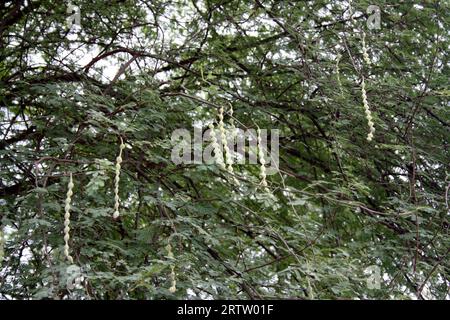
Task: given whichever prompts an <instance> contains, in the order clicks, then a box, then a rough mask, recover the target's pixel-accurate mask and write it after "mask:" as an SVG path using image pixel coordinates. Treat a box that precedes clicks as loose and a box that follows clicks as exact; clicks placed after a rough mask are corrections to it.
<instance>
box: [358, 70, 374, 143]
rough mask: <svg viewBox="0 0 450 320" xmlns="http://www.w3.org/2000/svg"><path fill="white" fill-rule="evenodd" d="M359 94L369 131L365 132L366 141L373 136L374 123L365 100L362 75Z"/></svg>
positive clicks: (365, 94) (364, 86)
mask: <svg viewBox="0 0 450 320" xmlns="http://www.w3.org/2000/svg"><path fill="white" fill-rule="evenodd" d="M361 96H362V100H363V105H364V112H365V113H366V119H367V124H368V126H369V133H368V134H367V141H369V142H370V141H372V139H373V137H374V133H375V124H374V122H373V121H372V120H373V119H372V112H371V111H370V108H369V103H368V101H367V93H366V83H365V80H364V77H363V78H362V83H361Z"/></svg>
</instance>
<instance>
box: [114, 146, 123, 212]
mask: <svg viewBox="0 0 450 320" xmlns="http://www.w3.org/2000/svg"><path fill="white" fill-rule="evenodd" d="M120 141H121V143H120V147H119V155H118V156H117V158H116V175H115V178H114V213H113V218H114V219H117V218H118V217H119V206H120V197H119V182H120V169H121V164H122V152H123V149H125V145H124V143H123V141H122V138H121V139H120Z"/></svg>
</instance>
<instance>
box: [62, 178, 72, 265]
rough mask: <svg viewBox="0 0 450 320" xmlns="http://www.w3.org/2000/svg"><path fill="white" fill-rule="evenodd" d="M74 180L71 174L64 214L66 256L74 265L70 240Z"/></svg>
mask: <svg viewBox="0 0 450 320" xmlns="http://www.w3.org/2000/svg"><path fill="white" fill-rule="evenodd" d="M73 187H74V184H73V179H72V173H70V178H69V184H68V185H67V194H66V202H65V208H64V209H65V213H64V256H65V257H66V258H67V260H68V261H69V262H70V263H73V258H72V256H71V255H70V254H69V240H70V227H69V225H70V204H71V202H72V195H73Z"/></svg>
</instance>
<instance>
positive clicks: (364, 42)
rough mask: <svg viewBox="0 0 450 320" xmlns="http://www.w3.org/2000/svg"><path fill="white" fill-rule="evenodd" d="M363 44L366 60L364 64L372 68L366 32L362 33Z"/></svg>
mask: <svg viewBox="0 0 450 320" xmlns="http://www.w3.org/2000/svg"><path fill="white" fill-rule="evenodd" d="M361 43H362V52H363V59H364V62H365V63H366V64H367V65H368V66H370V65H371V63H372V62H371V61H370V58H369V54H368V53H367V46H366V33H365V32H364V31H363V32H362V39H361Z"/></svg>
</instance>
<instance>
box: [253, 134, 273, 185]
mask: <svg viewBox="0 0 450 320" xmlns="http://www.w3.org/2000/svg"><path fill="white" fill-rule="evenodd" d="M256 132H257V134H258V137H257V141H258V160H259V163H260V164H261V166H260V172H259V177H260V178H261V186H262V187H263V188H264V191H265V192H267V193H270V192H269V189H268V187H267V186H268V185H267V179H266V178H267V174H266V160H265V158H264V147H263V145H262V138H261V129H260V128H259V127H258V129H257V130H256Z"/></svg>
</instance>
